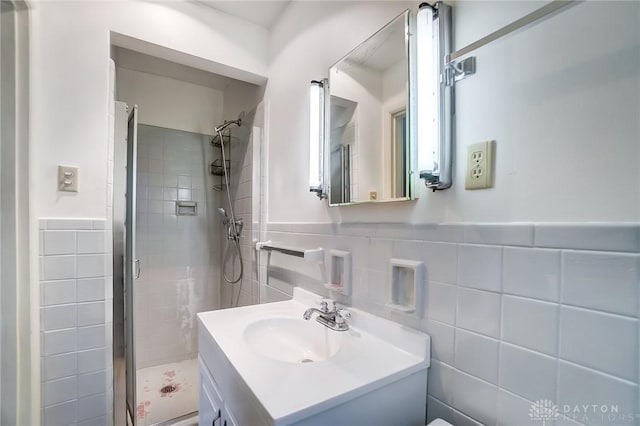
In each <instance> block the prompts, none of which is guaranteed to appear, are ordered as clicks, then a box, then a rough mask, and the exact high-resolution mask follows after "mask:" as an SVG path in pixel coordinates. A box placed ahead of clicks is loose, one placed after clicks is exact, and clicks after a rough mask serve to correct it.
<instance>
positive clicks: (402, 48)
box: [309, 3, 453, 207]
mask: <svg viewBox="0 0 640 426" xmlns="http://www.w3.org/2000/svg"><path fill="white" fill-rule="evenodd" d="M424 5H426V6H428V8H425V9H427V10H423V6H424ZM450 10H451V8H450V7H449V6H446V5H444V4H442V3H437V5H436V6H431V5H427V4H426V3H424V4H423V5H422V6H421V7H420V9H419V12H418V15H417V16H414V14H413V13H412V12H411V11H410V10H406V11H404V12H403V13H401V14H400V15H398V16H396V17H395V18H394V19H392V20H391V21H390V22H389V23H388V24H386V25H385V26H384V27H382V28H381V29H380V30H378V31H377V32H375V33H374V34H373V35H372V36H370V37H369V38H367V39H366V40H365V41H364V42H362V43H361V44H360V45H358V46H357V47H356V48H355V49H353V50H352V51H351V52H349V53H348V54H347V55H345V56H344V57H343V58H341V59H340V60H338V61H337V62H336V63H335V64H334V65H332V66H331V67H329V69H328V78H327V79H324V80H321V81H312V83H311V92H310V118H311V125H310V141H311V145H310V179H309V182H310V190H311V191H312V192H316V193H317V194H318V195H319V196H320V198H327V199H328V202H329V205H330V206H332V207H334V206H348V205H354V204H362V203H380V202H391V201H408V200H413V199H416V198H417V193H418V185H419V184H420V178H422V179H424V180H425V184H426V185H427V187H428V188H431V189H446V188H448V187H449V186H450V185H451V179H450V172H451V149H450V148H448V147H450V146H451V137H452V132H451V128H452V125H453V123H452V118H451V112H452V105H451V104H452V102H453V97H452V84H448V83H449V81H448V80H447V79H446V78H443V77H445V75H446V72H445V71H446V69H445V67H444V64H445V56H446V55H447V54H448V53H450V51H451V50H450V49H451V37H450V31H451V13H450Z"/></svg>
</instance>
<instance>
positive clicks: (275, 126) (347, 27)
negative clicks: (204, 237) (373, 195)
mask: <svg viewBox="0 0 640 426" xmlns="http://www.w3.org/2000/svg"><path fill="white" fill-rule="evenodd" d="M416 6H417V4H416V3H415V2H387V1H382V2H332V3H331V4H330V7H329V6H327V4H326V3H323V2H292V3H291V5H290V6H289V7H288V8H287V9H286V10H285V12H284V14H283V15H282V16H281V17H280V20H279V21H278V22H277V24H276V25H275V26H274V27H273V29H272V33H271V37H270V64H269V82H268V84H267V89H266V93H265V100H266V102H265V106H266V107H267V108H268V112H267V115H268V117H269V126H268V128H267V129H266V131H267V132H268V134H267V139H268V145H269V153H268V169H269V171H268V174H269V179H268V185H269V197H268V205H269V207H268V209H269V211H268V218H269V220H270V221H276V222H284V221H293V222H303V221H304V222H318V221H319V222H325V221H329V220H331V215H332V216H333V217H334V219H335V220H339V217H340V212H341V211H342V210H345V209H344V208H340V209H338V210H333V211H332V212H331V215H330V214H329V209H328V207H326V203H324V202H320V201H318V198H317V197H316V196H315V195H314V194H313V193H309V182H308V167H309V166H308V158H309V151H308V142H307V141H308V139H309V135H308V133H309V117H308V109H309V106H308V103H309V101H308V96H309V82H310V81H311V80H318V79H320V78H323V77H327V76H328V69H329V67H330V66H331V65H333V64H334V63H335V62H336V61H337V60H338V59H340V58H342V57H343V56H345V55H346V54H347V53H349V52H350V51H351V50H352V49H354V48H355V47H356V46H358V45H359V44H360V43H361V42H362V41H364V40H365V39H366V38H368V37H369V36H371V35H372V34H373V33H374V32H375V31H377V30H378V29H380V28H381V27H382V26H383V25H385V24H386V23H388V22H389V21H390V20H391V19H392V18H394V17H395V16H397V15H399V14H400V13H401V12H402V11H403V10H405V9H407V8H413V7H416ZM356 22H357V25H354V23H356ZM360 131H362V128H360ZM292 159H296V160H297V161H291V160H292ZM359 217H360V220H362V218H364V217H366V215H365V216H363V215H360V216H359Z"/></svg>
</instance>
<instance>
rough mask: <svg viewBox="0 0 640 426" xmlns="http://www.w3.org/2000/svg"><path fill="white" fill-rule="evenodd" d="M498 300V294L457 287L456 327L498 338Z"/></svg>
mask: <svg viewBox="0 0 640 426" xmlns="http://www.w3.org/2000/svg"><path fill="white" fill-rule="evenodd" d="M500 298H501V296H500V294H499V293H493V292H489V291H481V290H472V289H467V288H462V287H458V308H457V314H456V324H457V326H458V327H462V328H466V329H467V330H471V331H475V332H478V333H482V334H486V335H488V336H491V337H500Z"/></svg>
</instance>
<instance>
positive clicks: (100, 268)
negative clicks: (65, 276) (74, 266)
mask: <svg viewBox="0 0 640 426" xmlns="http://www.w3.org/2000/svg"><path fill="white" fill-rule="evenodd" d="M77 259H78V260H77V262H78V273H77V277H78V278H93V277H104V276H106V275H107V270H106V266H107V265H106V263H107V257H105V255H103V254H88V255H79V256H78V257H77ZM45 268H46V265H45Z"/></svg>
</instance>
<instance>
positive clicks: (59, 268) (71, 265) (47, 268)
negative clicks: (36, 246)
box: [41, 256, 76, 281]
mask: <svg viewBox="0 0 640 426" xmlns="http://www.w3.org/2000/svg"><path fill="white" fill-rule="evenodd" d="M42 265H43V269H44V270H43V272H42V276H41V279H42V280H43V281H49V280H64V279H69V278H75V277H76V256H45V257H44V258H42Z"/></svg>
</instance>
